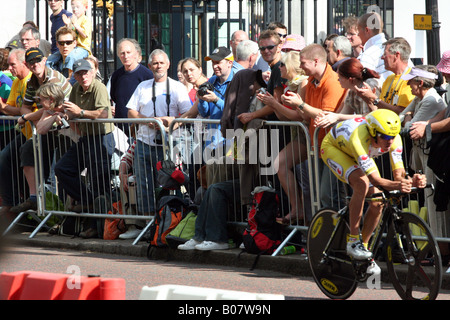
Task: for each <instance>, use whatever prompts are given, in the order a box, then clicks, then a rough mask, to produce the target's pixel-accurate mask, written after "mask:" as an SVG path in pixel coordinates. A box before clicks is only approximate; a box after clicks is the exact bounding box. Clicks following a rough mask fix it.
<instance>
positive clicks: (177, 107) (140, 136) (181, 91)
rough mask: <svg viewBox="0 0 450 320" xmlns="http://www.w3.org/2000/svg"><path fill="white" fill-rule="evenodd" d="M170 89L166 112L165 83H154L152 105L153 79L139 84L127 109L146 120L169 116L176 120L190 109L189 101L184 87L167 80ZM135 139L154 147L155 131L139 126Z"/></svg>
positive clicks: (142, 125)
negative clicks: (168, 104) (154, 99)
mask: <svg viewBox="0 0 450 320" xmlns="http://www.w3.org/2000/svg"><path fill="white" fill-rule="evenodd" d="M169 87H170V106H169V110H167V102H166V97H167V83H166V81H164V82H156V84H155V96H156V101H155V106H154V105H153V101H152V97H153V79H151V80H147V81H143V82H141V83H140V84H139V85H138V86H137V87H136V90H135V91H134V93H133V95H132V96H131V98H130V100H129V101H128V104H127V108H128V109H130V110H135V111H138V112H139V113H140V114H142V115H144V116H145V117H147V118H153V117H155V113H154V110H155V109H156V117H164V116H171V117H175V118H178V117H179V116H180V115H182V114H183V113H185V112H187V111H188V110H189V109H190V108H191V106H192V105H191V100H190V99H189V95H188V92H187V90H186V87H185V86H184V85H183V84H182V83H181V82H179V81H175V80H173V79H171V78H169ZM136 139H137V140H140V141H142V142H144V143H146V144H148V145H152V146H154V145H155V143H154V139H155V130H154V129H150V128H149V127H148V126H147V125H144V124H141V125H139V130H138V132H137V134H136Z"/></svg>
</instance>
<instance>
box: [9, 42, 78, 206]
mask: <svg viewBox="0 0 450 320" xmlns="http://www.w3.org/2000/svg"><path fill="white" fill-rule="evenodd" d="M25 61H26V64H27V66H28V68H29V69H30V71H31V72H32V76H31V77H30V80H29V81H28V84H27V90H26V92H25V97H24V101H23V104H22V107H21V113H22V115H21V117H20V118H19V119H18V120H17V123H18V125H19V126H21V127H22V126H25V124H26V122H27V121H32V122H33V123H34V124H36V123H37V122H38V121H39V119H41V117H42V114H43V112H44V110H43V109H42V108H40V105H39V104H38V102H39V101H38V98H37V95H36V92H37V91H38V89H39V88H40V87H41V86H42V85H44V84H46V83H56V84H57V85H59V86H61V90H62V91H63V93H64V95H65V96H66V97H68V96H69V94H70V92H71V90H72V86H71V85H70V83H69V82H68V81H67V79H66V78H65V77H64V76H63V75H62V74H61V73H59V72H58V71H56V70H53V69H50V68H48V67H47V66H46V58H45V57H44V53H43V52H42V51H41V50H40V49H38V48H30V49H28V50H27V51H26V52H25ZM35 105H37V106H38V108H37V110H36V109H35V107H34V106H35ZM49 138H50V139H49V140H52V141H53V137H49ZM42 140H43V142H42V143H43V145H44V146H45V149H47V145H46V143H48V141H47V139H45V138H44V139H42ZM47 156H48V153H47ZM18 160H19V162H20V167H21V168H23V173H24V176H25V178H26V182H27V185H28V188H29V198H27V200H26V201H25V202H24V203H22V204H20V205H19V206H16V207H15V208H11V212H13V213H16V214H17V213H20V212H23V211H26V210H29V209H31V210H36V209H37V199H36V194H37V190H36V178H35V177H36V174H35V163H34V146H33V140H32V139H28V140H27V141H26V142H25V143H23V145H22V146H21V147H20V154H19V159H18ZM45 160H47V161H46V163H45V165H46V166H45V167H44V176H48V174H49V167H48V165H49V163H50V162H51V161H50V160H48V159H45Z"/></svg>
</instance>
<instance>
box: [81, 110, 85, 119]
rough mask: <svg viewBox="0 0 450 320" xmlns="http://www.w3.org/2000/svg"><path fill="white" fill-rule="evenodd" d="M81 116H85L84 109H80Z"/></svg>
mask: <svg viewBox="0 0 450 320" xmlns="http://www.w3.org/2000/svg"><path fill="white" fill-rule="evenodd" d="M80 118H84V110H83V109H82V110H81V111H80Z"/></svg>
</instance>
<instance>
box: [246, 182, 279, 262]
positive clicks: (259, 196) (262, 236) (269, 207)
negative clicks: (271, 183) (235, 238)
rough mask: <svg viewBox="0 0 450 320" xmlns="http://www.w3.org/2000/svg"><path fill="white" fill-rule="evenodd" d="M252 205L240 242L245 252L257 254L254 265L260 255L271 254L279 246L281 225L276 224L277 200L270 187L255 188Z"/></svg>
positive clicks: (274, 192) (273, 190)
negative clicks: (241, 241)
mask: <svg viewBox="0 0 450 320" xmlns="http://www.w3.org/2000/svg"><path fill="white" fill-rule="evenodd" d="M252 198H253V203H252V206H251V209H250V211H249V213H248V224H247V227H246V228H245V230H244V233H243V236H242V240H243V243H244V247H245V251H247V252H248V253H253V254H257V255H258V257H257V258H256V260H255V263H254V264H253V267H252V269H253V268H254V266H255V265H256V262H257V261H258V258H259V256H260V255H261V254H272V253H273V252H274V251H275V250H276V248H277V247H278V246H279V245H280V244H281V233H282V232H281V225H280V224H279V223H277V222H276V217H277V215H278V207H279V198H278V195H277V194H276V191H275V189H273V188H271V187H265V186H262V187H256V188H255V190H254V191H253V192H252Z"/></svg>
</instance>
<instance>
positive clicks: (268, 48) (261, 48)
mask: <svg viewBox="0 0 450 320" xmlns="http://www.w3.org/2000/svg"><path fill="white" fill-rule="evenodd" d="M275 47H276V45H271V46H267V47H259V51H265V50H266V49H267V50H269V51H270V50H272V49H273V48H275Z"/></svg>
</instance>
